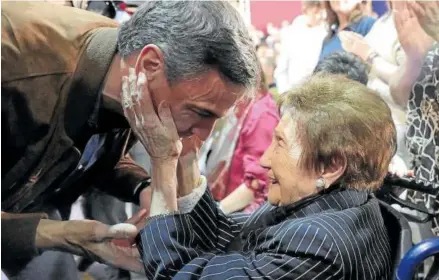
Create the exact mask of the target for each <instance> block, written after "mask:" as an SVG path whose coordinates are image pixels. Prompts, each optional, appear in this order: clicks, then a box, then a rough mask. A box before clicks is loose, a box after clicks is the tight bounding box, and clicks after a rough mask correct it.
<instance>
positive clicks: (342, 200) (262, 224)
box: [243, 186, 371, 233]
mask: <svg viewBox="0 0 439 280" xmlns="http://www.w3.org/2000/svg"><path fill="white" fill-rule="evenodd" d="M370 196H371V194H370V193H369V192H368V191H362V190H356V189H351V188H340V187H339V186H333V187H331V188H328V189H326V190H324V191H322V192H320V193H317V194H314V195H311V196H309V197H306V198H303V199H301V200H299V201H297V202H295V203H293V204H290V205H285V206H272V205H270V204H269V203H266V204H264V205H263V206H262V207H261V208H259V209H258V210H257V211H256V212H255V213H254V214H253V215H252V216H251V217H250V218H249V219H248V220H247V222H246V223H245V225H244V227H243V232H244V233H248V232H250V231H252V230H254V229H257V228H266V227H269V226H273V225H276V224H278V223H281V222H283V221H285V220H287V219H296V218H302V217H305V216H309V215H313V214H318V213H322V212H335V211H341V210H344V209H348V208H352V207H358V206H361V205H363V204H365V203H366V202H367V201H368V199H369V198H370Z"/></svg>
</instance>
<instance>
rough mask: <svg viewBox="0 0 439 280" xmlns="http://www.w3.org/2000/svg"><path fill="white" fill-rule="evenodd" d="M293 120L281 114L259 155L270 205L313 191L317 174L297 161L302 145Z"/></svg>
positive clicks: (301, 196) (289, 200)
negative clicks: (268, 141) (312, 173)
mask: <svg viewBox="0 0 439 280" xmlns="http://www.w3.org/2000/svg"><path fill="white" fill-rule="evenodd" d="M296 127H297V122H296V120H295V119H294V118H292V117H291V116H290V114H285V115H284V116H283V117H282V119H281V121H280V122H279V124H278V126H277V127H276V129H275V133H274V134H273V140H272V142H271V145H270V147H269V148H268V149H267V150H266V151H265V153H264V155H263V156H262V158H261V165H262V166H263V167H265V168H267V169H268V184H269V185H268V201H269V202H270V203H271V204H272V205H288V204H291V203H293V202H295V201H298V200H300V199H302V198H304V197H306V196H309V195H311V194H312V193H314V192H315V190H316V188H315V181H316V180H317V178H318V177H317V176H313V175H311V174H310V173H311V172H310V173H308V172H305V170H303V169H302V168H301V167H300V166H299V165H298V162H299V159H300V156H301V154H302V147H301V145H300V144H299V140H298V139H297V133H296Z"/></svg>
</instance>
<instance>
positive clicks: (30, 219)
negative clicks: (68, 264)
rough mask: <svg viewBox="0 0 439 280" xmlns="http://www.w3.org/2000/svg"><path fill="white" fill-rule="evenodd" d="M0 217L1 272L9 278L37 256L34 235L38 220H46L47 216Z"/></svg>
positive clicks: (3, 214)
mask: <svg viewBox="0 0 439 280" xmlns="http://www.w3.org/2000/svg"><path fill="white" fill-rule="evenodd" d="M1 217H2V220H1V229H2V231H1V232H2V234H1V236H2V270H3V271H4V272H5V273H6V274H7V275H8V276H9V277H11V276H13V275H15V274H17V273H18V272H19V271H20V270H21V269H22V268H23V267H24V266H25V265H26V264H27V263H28V262H29V261H30V260H32V258H34V257H36V256H38V254H39V253H38V250H37V248H36V247H35V235H36V231H37V227H38V224H39V222H40V220H41V219H46V218H47V215H46V214H43V213H32V214H11V213H5V212H2V216H1Z"/></svg>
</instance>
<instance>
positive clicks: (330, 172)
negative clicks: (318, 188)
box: [321, 155, 347, 187]
mask: <svg viewBox="0 0 439 280" xmlns="http://www.w3.org/2000/svg"><path fill="white" fill-rule="evenodd" d="M346 166H347V160H346V157H345V156H342V155H337V156H334V157H333V158H332V160H331V164H330V165H329V166H326V167H325V168H324V170H323V174H322V175H321V176H322V177H323V179H325V182H326V186H327V187H329V186H331V185H333V184H334V183H336V182H337V181H338V180H339V179H340V177H341V176H343V174H344V172H345V171H346Z"/></svg>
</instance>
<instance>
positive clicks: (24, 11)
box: [1, 1, 118, 84]
mask: <svg viewBox="0 0 439 280" xmlns="http://www.w3.org/2000/svg"><path fill="white" fill-rule="evenodd" d="M117 26H118V24H117V23H116V22H115V21H113V20H110V19H107V18H105V17H102V16H100V15H97V14H94V13H91V12H87V11H83V10H80V9H75V8H71V7H65V6H60V5H55V4H50V3H44V2H33V1H26V2H20V1H17V2H5V3H2V27H1V28H2V43H1V51H2V66H3V67H2V84H3V83H5V82H10V81H13V80H18V79H24V78H27V77H38V76H44V75H51V74H63V73H70V72H74V71H75V68H76V66H77V62H78V59H79V56H80V55H81V52H82V50H83V49H84V46H85V45H86V44H87V43H88V42H89V41H90V37H91V36H92V35H93V31H94V30H95V29H98V28H100V27H117Z"/></svg>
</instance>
